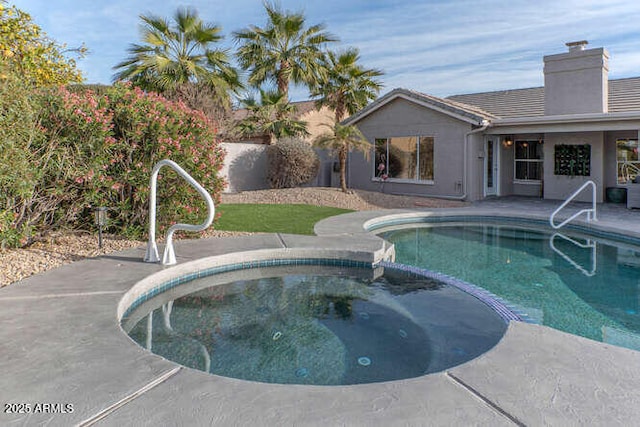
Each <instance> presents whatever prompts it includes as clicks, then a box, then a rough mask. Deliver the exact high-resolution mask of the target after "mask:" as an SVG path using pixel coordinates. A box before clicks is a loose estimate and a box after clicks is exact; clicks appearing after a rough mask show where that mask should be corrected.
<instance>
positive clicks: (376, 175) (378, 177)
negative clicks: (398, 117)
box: [371, 135, 436, 185]
mask: <svg viewBox="0 0 640 427" xmlns="http://www.w3.org/2000/svg"><path fill="white" fill-rule="evenodd" d="M393 138H411V139H413V142H414V144H415V150H416V151H415V153H416V168H415V178H413V179H412V178H392V177H388V178H386V179H385V178H382V175H387V176H388V174H389V146H390V142H391V140H392V139H393ZM421 138H430V139H431V141H432V145H433V149H432V161H431V167H432V170H433V172H432V174H433V178H432V179H426V180H421V179H419V177H420V140H421ZM379 141H385V153H384V154H385V156H386V158H385V168H384V170H383V171H382V172H380V171H379V170H378V166H379V163H380V162H378V161H377V148H378V142H379ZM435 152H436V138H435V136H434V135H404V136H389V137H385V138H374V139H373V156H372V158H373V162H372V163H373V167H372V169H373V175H372V177H371V180H372V181H375V182H395V183H404V184H427V185H433V184H434V183H435V176H436V162H435Z"/></svg>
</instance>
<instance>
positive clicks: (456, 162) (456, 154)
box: [349, 99, 482, 198]
mask: <svg viewBox="0 0 640 427" xmlns="http://www.w3.org/2000/svg"><path fill="white" fill-rule="evenodd" d="M357 127H358V128H359V129H360V131H361V132H362V133H363V134H364V135H365V137H366V138H367V139H368V140H369V141H370V142H371V144H372V149H371V152H372V153H373V143H374V141H375V139H376V138H389V137H401V136H431V137H433V138H434V180H433V181H428V182H420V183H411V182H406V181H405V182H400V181H394V180H393V179H389V180H388V181H386V182H384V183H383V182H380V181H379V180H375V179H373V175H374V166H373V164H372V160H371V157H370V158H369V160H366V159H365V157H364V156H363V155H362V154H359V153H352V154H351V155H350V168H349V180H350V182H349V185H350V186H351V187H353V188H358V189H362V190H369V191H383V192H385V193H393V194H412V195H425V196H426V195H435V196H460V195H462V194H463V185H462V177H463V174H464V173H463V169H462V168H463V155H464V143H465V134H466V133H467V132H469V131H471V125H470V124H467V123H465V122H463V121H461V120H458V119H455V118H452V117H450V116H448V115H446V114H443V113H439V112H437V111H433V110H431V109H429V108H426V107H423V106H420V105H417V104H415V103H412V102H409V101H407V100H404V99H395V100H393V101H391V102H389V103H388V104H385V105H384V106H382V107H380V108H379V109H378V110H376V111H374V112H372V113H371V114H369V115H368V116H366V117H364V118H362V119H361V120H359V121H358V122H357ZM475 140H476V144H475V146H474V147H473V149H472V150H470V153H469V157H470V158H471V157H473V158H474V159H475V160H474V161H473V162H472V163H473V164H472V165H471V168H477V164H478V163H481V162H482V159H481V158H480V159H478V156H477V155H474V154H475V153H478V151H479V150H482V145H481V143H477V141H481V140H482V137H481V136H479V137H477V138H475ZM472 153H473V154H472ZM480 170H481V169H480ZM476 193H477V190H475V189H474V198H478V197H480V196H479V195H478V194H476Z"/></svg>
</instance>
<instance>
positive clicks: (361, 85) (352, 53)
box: [311, 48, 383, 122]
mask: <svg viewBox="0 0 640 427" xmlns="http://www.w3.org/2000/svg"><path fill="white" fill-rule="evenodd" d="M359 59H360V53H359V51H358V49H356V48H350V49H347V50H345V51H344V52H341V53H335V52H332V51H329V52H327V53H326V55H325V58H324V61H323V68H324V69H325V70H326V74H325V75H324V78H322V79H321V80H320V81H319V82H318V83H317V84H316V85H315V86H314V87H313V90H312V91H311V96H312V97H320V99H319V100H318V101H317V104H318V107H320V106H323V105H326V106H327V107H329V108H331V109H332V110H333V111H334V112H335V120H336V122H341V121H342V120H343V119H344V118H345V115H346V114H347V113H349V115H351V114H354V113H356V112H357V111H358V110H360V109H362V108H364V107H365V106H366V105H367V104H368V103H369V101H372V100H374V99H376V97H377V96H378V93H379V92H380V89H381V88H382V84H381V83H380V82H379V81H378V80H376V77H379V76H381V75H382V74H383V73H382V71H380V70H376V69H373V68H372V69H365V68H363V67H361V66H360V65H358V60H359Z"/></svg>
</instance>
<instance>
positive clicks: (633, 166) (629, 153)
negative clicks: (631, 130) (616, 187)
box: [616, 139, 640, 184]
mask: <svg viewBox="0 0 640 427" xmlns="http://www.w3.org/2000/svg"><path fill="white" fill-rule="evenodd" d="M616 159H617V163H618V184H626V183H628V182H630V181H633V179H634V178H635V177H636V176H638V175H640V159H639V158H638V140H635V139H619V140H617V141H616Z"/></svg>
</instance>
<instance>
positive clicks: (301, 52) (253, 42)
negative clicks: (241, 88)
mask: <svg viewBox="0 0 640 427" xmlns="http://www.w3.org/2000/svg"><path fill="white" fill-rule="evenodd" d="M264 7H265V9H266V11H267V15H268V18H269V19H268V22H267V24H266V25H265V27H264V28H260V27H258V26H255V25H252V26H250V27H248V28H246V29H243V30H241V31H236V32H234V33H233V34H234V38H235V40H236V42H237V43H239V44H240V46H239V47H238V51H237V53H236V56H237V58H238V62H239V64H240V66H241V67H242V68H244V69H246V70H248V71H249V78H248V80H249V84H251V85H252V86H255V87H260V85H262V84H263V83H265V82H267V81H270V82H273V83H275V84H276V87H277V88H278V91H279V92H280V93H282V94H283V95H284V99H285V101H287V102H288V100H289V95H288V94H289V83H290V82H293V83H296V84H300V83H303V84H313V82H315V81H316V80H317V79H318V74H319V73H320V72H321V70H320V69H319V67H318V65H319V63H320V60H321V58H322V56H323V54H322V48H323V46H324V45H325V44H326V43H329V42H334V41H337V39H336V38H335V37H334V36H332V35H331V34H329V33H327V32H325V31H324V28H325V27H324V25H323V24H319V25H312V26H310V27H308V28H305V17H304V15H303V14H302V13H292V12H289V11H282V10H281V9H280V8H279V7H277V6H276V5H274V4H269V3H266V2H265V3H264Z"/></svg>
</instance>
